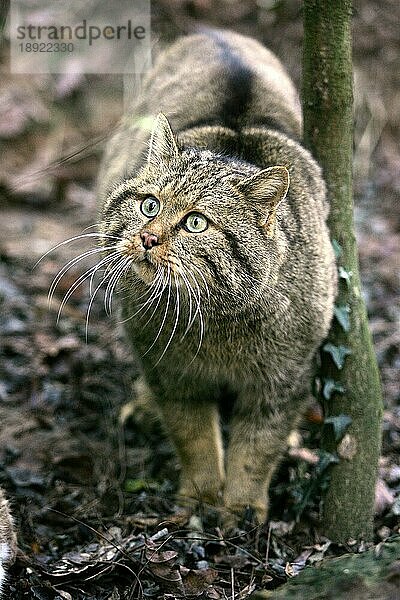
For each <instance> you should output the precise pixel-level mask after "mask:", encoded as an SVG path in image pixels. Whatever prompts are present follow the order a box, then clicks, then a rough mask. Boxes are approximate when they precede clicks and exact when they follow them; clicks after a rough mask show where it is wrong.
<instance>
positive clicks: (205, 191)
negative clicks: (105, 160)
mask: <svg viewBox="0 0 400 600" xmlns="http://www.w3.org/2000/svg"><path fill="white" fill-rule="evenodd" d="M288 187H289V174H288V171H287V169H286V168H285V167H282V166H276V167H271V168H268V169H263V170H260V169H258V168H256V167H254V166H252V165H249V164H247V163H245V162H243V161H240V160H236V159H231V158H228V157H225V156H223V155H221V154H216V153H213V152H212V151H210V150H201V149H197V148H181V147H180V146H179V144H178V143H177V141H176V139H175V137H174V135H173V132H172V130H171V127H170V125H169V123H168V120H167V119H166V117H165V116H164V115H162V114H160V115H158V117H157V119H156V121H155V125H154V129H153V132H152V135H151V138H150V147H149V152H148V157H147V161H146V164H145V165H144V166H143V168H142V169H141V170H140V172H139V173H138V174H137V175H135V176H134V177H132V178H127V179H126V180H124V181H123V182H122V183H120V184H119V185H117V186H116V187H115V188H114V189H113V191H112V192H111V193H110V194H109V196H108V198H107V201H106V203H105V205H104V209H103V218H102V232H103V233H105V234H108V235H116V236H120V237H121V238H122V241H120V242H119V243H118V244H117V246H118V250H119V251H120V252H121V253H122V254H123V255H125V256H126V257H128V258H130V259H131V261H132V269H133V271H134V273H135V274H136V277H138V278H139V279H141V280H142V281H143V282H145V283H146V284H151V283H152V282H153V281H154V279H155V277H156V274H157V275H158V274H159V273H160V271H161V272H163V273H164V277H170V279H171V282H172V284H173V285H175V286H181V287H182V289H183V290H186V291H188V287H189V288H192V289H193V290H196V289H197V290H200V291H201V292H204V293H205V292H207V295H208V296H209V297H210V296H211V297H212V298H215V299H217V300H218V302H221V301H224V299H227V300H228V299H229V301H230V302H233V303H236V304H237V306H239V305H241V304H243V303H244V302H248V301H249V300H250V299H251V297H252V296H254V292H255V290H257V289H260V286H262V284H264V283H266V284H268V280H269V276H270V273H271V271H273V269H274V267H275V265H274V260H275V259H274V256H273V254H274V248H275V246H276V244H275V242H274V237H275V219H276V210H277V208H278V206H279V204H280V202H281V201H282V200H283V199H284V198H285V196H286V193H287V190H288Z"/></svg>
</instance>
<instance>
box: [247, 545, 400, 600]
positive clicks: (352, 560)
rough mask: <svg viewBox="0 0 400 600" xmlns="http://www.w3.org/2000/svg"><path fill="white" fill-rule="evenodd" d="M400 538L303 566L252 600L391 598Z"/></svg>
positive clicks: (399, 564) (398, 580)
mask: <svg viewBox="0 0 400 600" xmlns="http://www.w3.org/2000/svg"><path fill="white" fill-rule="evenodd" d="M399 556H400V537H399V536H396V537H394V538H392V539H390V540H388V541H387V542H384V543H382V544H379V545H378V546H376V547H374V548H371V549H370V550H368V551H367V552H364V553H363V554H345V555H344V556H340V557H338V558H326V559H325V560H323V561H321V562H320V563H319V564H318V565H316V566H315V567H311V566H310V567H306V568H305V569H304V571H301V573H300V574H299V575H297V576H296V577H293V578H292V579H290V580H289V581H288V582H287V583H285V584H284V585H282V586H281V587H280V588H278V589H277V590H276V591H267V590H262V591H260V592H256V593H255V594H252V596H251V599H252V600H267V599H268V600H281V599H282V600H367V599H370V600H372V599H373V600H394V599H395V598H398V597H399V588H400V561H399V560H398V557H399Z"/></svg>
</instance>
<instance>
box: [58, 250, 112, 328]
mask: <svg viewBox="0 0 400 600" xmlns="http://www.w3.org/2000/svg"><path fill="white" fill-rule="evenodd" d="M118 260H120V254H119V253H118V252H113V253H112V254H109V255H108V256H106V257H104V258H102V259H101V260H100V261H99V262H98V263H97V264H96V265H94V266H93V267H90V269H88V270H87V271H85V273H83V274H82V275H80V276H79V277H78V279H76V280H75V281H74V283H72V284H71V285H70V287H69V288H68V290H67V291H66V293H65V294H64V297H63V299H62V301H61V304H60V307H59V309H58V313H57V323H58V321H59V320H60V316H61V313H62V310H63V308H64V306H65V305H66V303H67V302H68V300H69V298H70V297H71V296H72V294H73V293H74V292H75V290H77V289H78V288H79V287H80V286H81V285H82V284H83V282H84V281H86V279H88V278H89V277H91V276H92V274H93V273H95V272H96V271H98V269H100V268H101V267H103V266H105V265H107V266H110V265H113V264H114V263H116V262H117V261H118Z"/></svg>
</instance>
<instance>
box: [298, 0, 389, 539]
mask: <svg viewBox="0 0 400 600" xmlns="http://www.w3.org/2000/svg"><path fill="white" fill-rule="evenodd" d="M351 13H352V3H351V0H335V1H334V2H327V1H326V0H305V2H304V51H303V111H304V140H305V143H306V145H307V146H308V147H309V148H310V150H311V152H312V153H313V155H314V156H315V158H316V159H317V161H318V162H319V163H320V165H321V166H322V168H323V172H324V177H325V181H326V184H327V192H328V199H329V202H330V207H331V212H330V217H329V226H330V231H331V236H332V240H333V243H334V246H336V254H337V256H338V271H339V292H338V296H337V299H336V308H335V318H334V322H333V324H332V327H331V331H330V333H329V336H328V340H327V343H326V344H324V345H323V348H322V350H321V371H320V375H321V389H322V392H323V394H322V395H323V397H324V400H323V403H324V412H325V423H326V424H325V427H324V435H323V438H324V439H323V443H324V446H325V449H327V450H328V451H330V452H333V451H337V453H338V455H339V458H340V462H339V463H338V464H337V465H335V466H333V467H332V479H331V483H330V487H329V490H328V492H327V494H326V498H325V505H324V516H323V530H324V533H325V535H327V536H328V537H329V538H330V539H333V540H335V541H338V542H346V541H347V540H349V539H350V538H352V539H360V538H363V539H367V540H368V539H371V537H372V526H373V514H374V496H375V482H376V477H377V467H378V459H379V455H380V447H381V418H382V393H381V386H380V380H379V373H378V368H377V363H376V358H375V354H374V351H373V347H372V341H371V336H370V333H369V329H368V320H367V315H366V310H365V306H364V302H363V299H362V297H361V286H360V276H359V267H358V255H357V246H356V241H355V235H354V223H353V201H352V148H353V114H352V100H353V94H352V59H351V26H350V19H351ZM346 417H350V418H346ZM350 419H351V422H350ZM348 423H350V426H349V427H348V429H347V431H346V424H348ZM345 431H346V433H344V432H345Z"/></svg>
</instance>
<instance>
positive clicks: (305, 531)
mask: <svg viewBox="0 0 400 600" xmlns="http://www.w3.org/2000/svg"><path fill="white" fill-rule="evenodd" d="M301 19H302V15H301V2H299V1H298V0H293V1H289V0H287V1H279V2H274V1H272V0H271V1H270V2H268V1H266V2H264V1H263V2H261V1H260V2H258V3H256V2H253V1H252V0H245V1H242V2H239V1H230V2H229V3H228V2H217V1H215V2H214V1H213V0H192V1H190V2H189V1H187V2H183V1H182V0H174V2H170V1H168V0H164V1H163V0H158V1H156V2H153V21H152V23H153V25H152V26H153V30H154V32H155V35H154V40H155V43H157V40H158V39H161V40H171V39H174V38H175V37H176V36H177V35H178V34H183V33H186V32H188V31H191V30H193V28H194V27H196V25H197V24H198V23H199V22H205V23H207V24H211V25H216V26H219V27H226V28H232V29H235V30H238V31H240V32H242V33H246V34H250V35H253V36H254V37H257V38H259V39H260V40H262V41H263V42H264V43H265V44H266V45H268V46H269V47H270V48H271V49H272V50H274V51H275V52H276V53H277V54H278V56H279V57H280V58H281V59H282V60H283V62H284V63H285V64H286V65H287V67H288V70H289V72H290V73H291V75H292V77H293V78H294V80H295V81H296V83H297V84H299V81H300V73H301V65H300V56H301V50H300V48H301V39H302V21H301ZM399 22H400V4H399V3H398V2H397V0H387V1H386V2H385V3H381V2H379V1H378V0H375V1H373V0H364V1H362V0H359V1H356V2H355V14H354V62H355V73H356V95H355V98H356V103H355V104H356V132H355V133H356V135H355V202H356V209H355V216H356V225H357V238H358V242H359V251H360V262H361V274H362V280H363V285H364V296H365V299H366V303H367V307H368V313H369V318H370V325H371V330H372V334H373V339H374V344H375V349H376V353H377V357H378V362H379V367H380V372H381V377H382V384H383V391H384V400H385V413H384V422H383V448H382V458H381V463H380V474H379V482H378V486H377V501H376V527H375V542H376V543H378V542H380V541H382V540H385V539H387V538H388V537H390V536H391V535H393V534H396V533H399V532H400V524H399V519H400V495H399V494H400V452H399V450H400V391H399V387H400V386H399V367H400V328H399V322H400V308H399V302H398V299H399V288H400V270H399V269H400V211H399V206H400V149H399V145H398V139H399V133H400V131H399V130H400V122H399V114H400V91H399V90H400V64H399V57H400V38H399V35H398V23H399ZM0 71H1V77H2V83H1V90H0V149H1V156H2V158H1V163H0V199H1V218H0V306H1V313H0V327H1V340H0V356H1V363H0V423H1V430H0V449H1V450H0V483H1V485H3V486H4V488H5V489H6V490H7V493H8V496H9V497H10V498H11V503H12V509H13V513H14V515H15V520H16V523H17V527H18V531H19V548H20V552H19V555H18V560H17V563H16V565H15V566H14V567H13V568H12V570H11V575H10V579H9V583H8V587H7V590H6V597H7V598H12V599H15V600H19V599H22V598H23V599H40V600H56V599H61V598H62V599H64V600H68V599H73V600H78V599H82V600H83V599H85V600H89V599H93V600H103V599H106V598H110V599H113V600H117V599H120V598H121V599H122V598H124V599H128V598H139V597H141V594H142V595H143V597H145V598H175V597H183V596H185V597H186V598H191V597H193V598H210V599H222V598H224V599H227V598H231V599H232V600H233V598H236V599H239V598H246V597H248V596H249V595H250V594H251V593H252V591H254V590H255V589H259V588H265V589H275V588H276V587H278V586H279V585H281V584H282V583H283V582H285V581H286V580H287V579H288V578H290V577H293V576H295V575H296V574H297V573H298V572H299V571H300V570H301V569H302V568H303V567H304V566H305V565H306V564H315V563H317V562H318V561H319V560H321V558H323V557H324V556H332V555H338V554H341V553H343V552H345V551H347V550H354V549H355V548H354V547H347V548H346V547H339V546H337V545H335V544H333V543H331V542H330V541H329V540H326V539H325V538H323V537H322V536H321V535H320V534H319V533H318V518H319V513H320V492H321V487H322V486H323V485H324V484H326V480H325V478H324V473H322V474H320V473H319V470H318V464H320V463H319V462H318V461H319V460H320V455H319V453H318V438H319V433H320V428H321V421H322V417H321V415H320V412H319V410H318V408H317V406H316V405H315V406H314V408H313V409H312V410H311V411H310V412H309V419H308V420H306V421H305V422H304V424H303V426H302V427H301V429H300V433H299V435H298V436H292V439H291V446H290V448H289V449H288V452H287V455H286V458H285V461H284V462H283V464H282V466H281V468H280V470H279V472H278V473H277V475H276V477H275V481H274V484H273V486H272V490H271V515H270V517H271V521H270V522H269V525H267V526H265V527H258V528H251V527H247V528H246V527H243V529H242V530H238V531H237V533H236V534H235V536H234V537H230V538H226V537H224V536H223V535H222V533H221V530H220V529H219V527H218V518H217V515H216V514H215V513H214V512H213V511H212V509H210V508H209V507H207V506H198V507H197V508H196V510H195V511H194V513H193V515H192V516H190V515H189V514H188V513H187V512H184V511H182V510H181V509H180V508H179V503H177V500H176V498H175V497H174V492H175V490H176V484H177V480H178V475H179V473H178V467H177V461H176V458H175V456H174V453H173V451H172V448H171V446H170V445H169V443H168V441H167V440H166V439H165V437H164V435H163V433H162V430H161V427H160V426H159V425H158V424H157V423H156V422H149V421H148V420H147V419H146V418H145V417H143V415H142V416H141V415H135V418H132V417H130V418H128V419H127V420H126V421H125V422H124V423H122V422H121V420H120V419H119V415H120V414H121V409H122V407H123V406H124V405H125V404H126V402H127V401H128V400H129V399H130V397H131V388H132V381H133V380H134V378H135V377H136V376H137V367H136V365H135V363H134V361H133V359H132V357H131V356H130V354H129V351H128V348H127V346H126V344H125V342H124V338H123V334H122V332H121V330H120V327H119V326H118V323H117V320H118V319H117V317H115V316H114V315H112V316H111V317H110V316H108V315H106V314H105V311H104V308H103V305H102V298H101V296H100V294H99V296H98V297H96V299H95V301H94V303H93V306H92V310H91V315H90V322H89V327H88V330H87V335H86V314H87V308H88V301H89V284H88V283H86V282H85V283H84V284H83V285H82V286H80V287H79V288H78V289H76V290H75V292H74V293H73V294H72V295H71V297H70V299H69V301H68V302H67V303H66V305H65V306H64V308H63V310H62V314H61V316H60V318H59V319H57V314H58V310H59V308H60V304H61V302H62V298H63V296H64V294H65V293H66V292H67V290H68V289H69V287H70V286H71V284H73V282H74V281H75V279H77V278H78V277H79V276H80V275H81V274H82V273H83V272H84V270H85V269H87V268H89V267H90V265H91V263H90V261H88V260H84V261H82V262H81V263H78V264H77V265H76V266H74V267H73V268H71V269H70V270H69V271H68V272H67V273H66V274H65V276H64V277H63V278H62V279H61V281H60V282H59V285H58V287H57V289H56V292H55V294H54V298H53V302H52V304H51V305H50V307H49V306H48V302H47V293H48V290H49V287H50V285H51V282H52V281H53V278H54V277H55V275H56V274H57V272H58V271H59V270H60V268H61V267H62V266H63V265H64V264H65V263H66V262H67V261H68V260H71V259H72V258H73V257H75V256H77V255H78V254H79V253H81V252H83V251H84V250H85V249H87V248H88V247H89V246H88V245H86V246H85V245H84V244H83V242H79V241H78V242H75V243H71V244H66V245H62V246H59V247H58V248H57V249H56V250H54V251H53V252H51V253H50V254H47V255H46V256H45V257H44V258H43V259H42V260H41V261H40V263H39V264H38V265H37V266H36V267H34V265H35V263H36V261H37V260H38V259H39V258H40V257H41V256H42V255H43V254H44V253H46V252H47V251H48V250H49V249H50V248H52V247H54V246H56V245H57V244H59V243H60V242H62V241H63V240H65V239H67V238H70V237H72V236H76V235H79V234H80V233H81V232H82V231H83V230H84V229H85V228H87V227H89V226H92V225H93V224H94V222H95V221H96V201H95V194H94V191H93V189H94V181H95V176H96V171H97V168H98V164H99V160H100V156H101V148H102V145H101V143H100V144H97V145H93V146H90V148H89V149H88V150H86V151H85V152H83V153H79V154H78V155H77V156H75V157H73V158H71V159H70V160H66V161H65V160H60V158H61V157H63V156H66V155H69V154H73V153H74V152H75V151H76V150H77V149H79V148H82V147H85V146H87V145H88V144H91V143H92V142H93V141H94V140H97V139H99V138H101V137H102V136H104V135H106V134H108V133H109V132H110V131H111V130H112V128H113V127H114V126H115V123H116V122H117V120H118V118H119V116H120V114H121V110H122V85H121V81H120V79H119V78H118V77H117V76H87V75H78V76H77V75H71V74H70V75H59V76H52V77H50V76H44V75H42V76H38V75H37V76H33V77H29V78H28V77H26V76H22V75H15V74H10V70H9V63H8V52H7V47H5V48H3V50H2V59H1V62H0ZM49 165H50V167H49V168H46V167H48V166H49ZM86 337H87V339H86ZM364 548H365V545H361V546H360V547H358V548H356V550H357V551H362V550H363V549H364ZM7 594H8V595H7ZM392 597H393V598H394V597H395V596H392Z"/></svg>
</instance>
